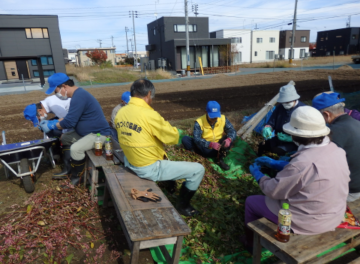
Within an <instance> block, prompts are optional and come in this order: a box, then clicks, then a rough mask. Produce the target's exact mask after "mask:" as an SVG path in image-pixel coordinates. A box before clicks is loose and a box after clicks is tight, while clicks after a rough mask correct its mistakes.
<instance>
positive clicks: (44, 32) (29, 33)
mask: <svg viewBox="0 0 360 264" xmlns="http://www.w3.org/2000/svg"><path fill="white" fill-rule="evenodd" d="M25 34H26V38H49V32H48V29H47V28H25Z"/></svg>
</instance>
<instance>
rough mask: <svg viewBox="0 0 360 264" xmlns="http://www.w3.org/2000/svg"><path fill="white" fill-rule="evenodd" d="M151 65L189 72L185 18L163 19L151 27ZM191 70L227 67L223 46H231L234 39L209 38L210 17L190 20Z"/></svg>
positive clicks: (150, 24) (149, 30)
mask: <svg viewBox="0 0 360 264" xmlns="http://www.w3.org/2000/svg"><path fill="white" fill-rule="evenodd" d="M147 30H148V40H149V45H147V46H146V50H147V51H148V52H149V63H150V65H154V66H155V68H160V67H166V69H168V70H173V71H181V70H182V69H186V66H187V58H186V39H185V18H184V17H161V18H159V19H157V20H155V21H153V22H151V23H149V24H148V25H147ZM189 45H190V67H191V69H192V70H193V69H194V68H195V63H196V67H197V68H198V67H199V66H200V64H199V60H198V59H197V58H198V57H201V61H202V65H203V67H218V66H223V65H222V64H223V63H222V59H221V52H220V47H221V46H226V45H231V39H215V38H210V36H209V18H208V17H189Z"/></svg>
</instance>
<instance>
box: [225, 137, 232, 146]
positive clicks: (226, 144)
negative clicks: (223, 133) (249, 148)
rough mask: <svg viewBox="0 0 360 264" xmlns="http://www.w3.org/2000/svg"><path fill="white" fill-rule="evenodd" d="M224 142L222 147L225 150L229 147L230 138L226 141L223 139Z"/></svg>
mask: <svg viewBox="0 0 360 264" xmlns="http://www.w3.org/2000/svg"><path fill="white" fill-rule="evenodd" d="M224 142H225V145H224V147H225V148H228V147H230V144H231V138H227V139H225V140H224Z"/></svg>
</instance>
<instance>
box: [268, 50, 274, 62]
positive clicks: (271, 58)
mask: <svg viewBox="0 0 360 264" xmlns="http://www.w3.org/2000/svg"><path fill="white" fill-rule="evenodd" d="M274 54H275V51H266V59H267V60H273V59H274Z"/></svg>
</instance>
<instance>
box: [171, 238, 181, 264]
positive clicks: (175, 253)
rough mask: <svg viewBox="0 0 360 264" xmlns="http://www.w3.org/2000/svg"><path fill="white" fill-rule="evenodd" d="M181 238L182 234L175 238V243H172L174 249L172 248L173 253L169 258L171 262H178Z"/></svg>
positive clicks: (173, 263) (176, 263)
mask: <svg viewBox="0 0 360 264" xmlns="http://www.w3.org/2000/svg"><path fill="white" fill-rule="evenodd" d="M183 238H184V236H179V237H178V238H177V241H176V244H175V245H174V249H173V255H172V258H171V264H178V263H179V259H180V254H181V248H182V243H183Z"/></svg>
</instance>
